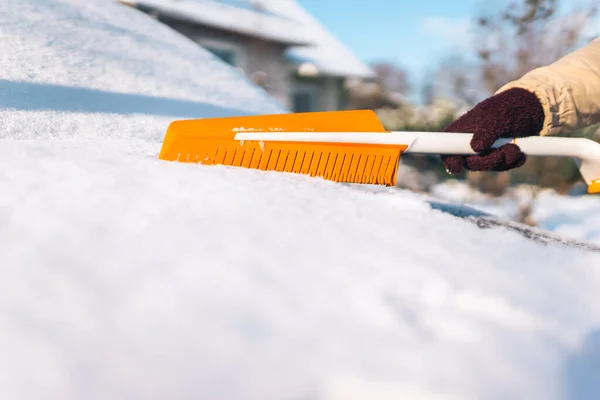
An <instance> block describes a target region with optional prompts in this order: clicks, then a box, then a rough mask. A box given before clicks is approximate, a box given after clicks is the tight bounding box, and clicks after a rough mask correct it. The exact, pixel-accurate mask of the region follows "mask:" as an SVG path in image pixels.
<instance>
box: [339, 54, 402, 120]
mask: <svg viewBox="0 0 600 400" xmlns="http://www.w3.org/2000/svg"><path fill="white" fill-rule="evenodd" d="M371 67H372V68H373V70H374V71H375V74H376V78H375V79H374V80H373V81H367V82H365V81H357V82H354V83H353V84H352V85H350V87H349V90H348V92H349V103H350V104H351V108H361V109H365V108H366V109H373V110H375V109H379V108H396V107H398V106H400V105H401V104H402V103H403V101H404V96H406V94H407V93H408V92H409V90H410V86H409V83H408V75H407V73H406V71H405V70H404V69H402V68H400V67H398V66H396V65H394V64H392V63H388V62H378V63H374V64H372V66H371Z"/></svg>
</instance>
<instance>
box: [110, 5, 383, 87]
mask: <svg viewBox="0 0 600 400" xmlns="http://www.w3.org/2000/svg"><path fill="white" fill-rule="evenodd" d="M121 1H122V2H125V3H128V4H138V5H144V6H148V7H153V8H156V9H157V10H159V11H160V12H163V13H169V14H171V15H172V16H174V17H178V18H185V19H187V20H190V21H193V22H196V23H201V24H206V25H212V26H215V27H218V28H221V29H227V30H231V31H236V32H240V33H244V34H247V35H253V36H260V37H263V38H266V39H269V40H275V41H283V42H287V43H288V44H291V45H294V47H291V48H290V49H288V51H287V54H288V55H289V57H290V60H291V61H293V62H297V63H304V62H308V63H311V64H313V65H314V66H315V67H316V69H317V71H318V73H319V74H321V75H335V76H344V77H357V78H371V77H374V76H375V74H374V72H373V70H372V69H371V68H370V67H369V66H368V65H366V64H365V63H364V62H363V61H361V60H360V59H359V58H358V57H356V55H355V54H353V53H352V51H351V50H350V49H349V48H347V47H346V46H345V45H344V44H343V43H342V42H340V41H339V40H338V39H337V38H336V37H335V36H334V35H332V34H331V33H330V32H329V31H327V29H326V28H325V27H324V26H323V25H322V24H321V23H319V21H317V20H316V19H315V18H314V17H313V16H312V15H311V14H310V13H308V12H307V11H306V10H305V9H304V8H302V7H301V6H300V5H299V4H298V3H297V2H296V0H137V1H134V0H121ZM290 24H294V27H293V28H290Z"/></svg>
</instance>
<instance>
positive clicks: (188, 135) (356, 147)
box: [159, 110, 407, 186]
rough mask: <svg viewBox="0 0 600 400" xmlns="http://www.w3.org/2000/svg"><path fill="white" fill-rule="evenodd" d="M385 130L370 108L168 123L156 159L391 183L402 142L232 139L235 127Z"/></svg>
mask: <svg viewBox="0 0 600 400" xmlns="http://www.w3.org/2000/svg"><path fill="white" fill-rule="evenodd" d="M273 131H280V132H281V131H292V132H303V131H310V132H385V129H384V128H383V126H382V125H381V123H380V122H379V119H378V118H377V115H376V114H375V113H374V112H373V111H370V110H358V111H329V112H313V113H295V114H273V115H259V116H250V117H230V118H214V119H197V120H184V121H175V122H173V123H172V124H171V125H170V126H169V128H168V130H167V134H166V136H165V139H164V142H163V146H162V149H161V152H160V154H159V158H160V159H161V160H168V161H179V162H193V163H199V164H203V165H217V164H218V165H230V166H236V167H244V168H252V169H259V170H263V171H279V172H291V173H299V174H305V175H310V176H318V177H322V178H324V179H327V180H332V181H336V182H348V183H364V184H380V185H388V186H393V185H395V184H396V174H397V171H398V162H399V159H400V155H401V153H402V151H404V150H406V148H407V146H401V145H400V146H399V145H365V144H344V143H306V142H279V141H278V142H268V141H267V142H257V141H245V142H240V141H237V140H235V139H234V138H235V134H236V133H238V132H273Z"/></svg>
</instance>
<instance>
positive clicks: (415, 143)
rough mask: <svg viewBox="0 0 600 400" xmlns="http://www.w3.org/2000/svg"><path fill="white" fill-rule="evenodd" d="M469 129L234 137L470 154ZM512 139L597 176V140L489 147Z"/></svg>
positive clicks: (534, 140) (535, 139) (531, 140)
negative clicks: (571, 160)
mask: <svg viewBox="0 0 600 400" xmlns="http://www.w3.org/2000/svg"><path fill="white" fill-rule="evenodd" d="M472 138H473V135H472V134H470V133H449V132H285V131H284V132H239V133H237V134H236V136H235V139H236V140H255V141H278V142H290V141H292V142H314V143H359V144H382V145H405V146H408V148H407V149H406V150H405V153H417V154H438V155H442V154H444V155H450V154H459V155H470V154H477V153H476V152H475V151H474V150H473V149H472V148H471V139H472ZM507 143H515V144H517V145H518V146H519V148H520V149H521V151H523V152H524V153H526V154H528V155H533V156H558V157H573V158H576V159H577V160H576V161H577V162H578V166H579V169H580V172H581V174H582V176H583V179H584V180H585V181H586V183H588V184H590V183H592V182H593V181H595V180H598V179H600V143H597V142H595V141H593V140H590V139H585V138H568V137H549V136H542V137H540V136H531V137H526V138H517V139H499V140H497V141H496V142H495V143H494V144H493V146H492V147H494V148H498V147H500V146H502V145H504V144H507Z"/></svg>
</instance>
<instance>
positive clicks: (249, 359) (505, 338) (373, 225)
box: [0, 0, 600, 400]
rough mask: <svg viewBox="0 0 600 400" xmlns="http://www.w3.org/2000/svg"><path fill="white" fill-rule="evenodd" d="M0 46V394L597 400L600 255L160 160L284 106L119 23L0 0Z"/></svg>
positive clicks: (381, 194)
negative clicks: (216, 128)
mask: <svg viewBox="0 0 600 400" xmlns="http://www.w3.org/2000/svg"><path fill="white" fill-rule="evenodd" d="M0 47H1V51H0V126H1V128H0V132H1V138H0V187H1V188H2V190H1V191H0V255H1V258H0V260H1V261H0V274H1V275H0V312H1V316H2V317H1V318H0V354H2V357H1V358H0V359H1V362H0V398H2V399H47V398H56V399H58V398H59V399H90V400H93V399H141V398H143V399H192V398H193V399H260V400H265V399H267V400H268V399H289V400H292V399H294V400H299V399H303V400H304V399H306V400H307V399H311V400H312V399H315V400H316V399H319V400H320V399H325V400H331V399H336V400H337V399H344V400H346V399H351V400H352V399H375V398H376V399H404V398H407V399H417V400H418V399H506V398H526V399H544V400H548V399H589V398H598V395H599V394H600V388H599V382H600V371H599V369H598V365H599V361H600V339H599V333H598V332H600V331H599V327H600V305H599V304H600V302H598V293H599V289H600V269H599V265H600V257H599V256H598V255H597V254H594V253H589V252H585V251H583V250H578V249H574V248H566V247H561V246H545V245H542V244H540V243H536V242H534V241H529V240H525V239H524V238H523V237H522V236H521V235H518V234H516V233H512V232H508V231H504V230H501V229H488V230H482V229H479V228H477V227H476V225H474V224H471V223H467V222H465V221H464V220H462V219H459V218H456V217H453V216H451V215H449V214H447V213H443V212H440V211H436V210H433V209H432V207H431V206H430V205H429V204H428V203H427V202H426V201H424V200H423V199H422V198H421V197H420V196H417V195H414V194H411V193H410V192H407V191H400V190H396V189H386V188H373V187H360V186H347V185H340V184H335V183H332V182H326V181H323V180H320V179H311V178H309V177H303V176H298V175H291V174H278V173H266V172H260V171H251V170H240V169H234V168H228V167H200V166H197V165H191V164H180V163H167V162H163V161H160V160H158V159H157V154H158V151H159V149H160V144H161V141H162V138H163V135H164V131H165V129H166V126H167V125H168V123H169V121H171V120H173V119H177V118H188V117H210V116H223V115H234V114H242V113H258V112H260V113H266V112H271V111H277V110H278V109H279V108H278V107H279V106H278V105H276V104H274V103H273V102H272V101H270V100H268V98H267V97H265V96H264V95H263V94H262V93H261V92H259V91H258V90H257V89H255V88H254V87H252V86H251V85H249V84H248V83H247V81H245V80H244V79H243V78H242V77H241V76H240V75H239V74H238V73H237V72H236V71H235V70H233V69H231V68H228V67H227V66H225V65H224V64H222V63H220V62H218V61H217V60H216V59H215V58H214V57H212V56H210V55H209V54H208V53H207V52H205V51H203V50H202V49H199V48H198V47H197V46H195V45H193V44H192V43H191V42H190V41H188V40H186V39H184V38H182V37H181V36H179V35H177V34H175V33H172V32H171V31H170V30H168V29H166V28H163V27H161V26H160V25H159V24H158V23H157V22H155V21H153V20H152V19H151V18H148V17H146V16H144V15H143V14H141V13H139V12H136V11H135V10H132V9H130V8H127V7H125V6H121V5H118V4H115V3H113V2H110V1H106V0H87V1H85V2H82V1H78V0H5V1H4V2H3V7H1V8H0Z"/></svg>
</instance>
